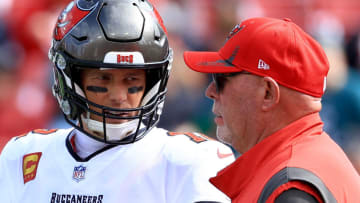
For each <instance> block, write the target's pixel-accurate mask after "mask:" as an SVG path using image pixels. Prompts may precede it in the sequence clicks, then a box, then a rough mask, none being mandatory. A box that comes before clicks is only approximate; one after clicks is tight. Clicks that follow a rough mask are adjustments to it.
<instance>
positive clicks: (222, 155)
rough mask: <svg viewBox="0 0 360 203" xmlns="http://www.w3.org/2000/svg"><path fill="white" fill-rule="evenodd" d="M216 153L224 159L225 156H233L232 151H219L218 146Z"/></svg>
mask: <svg viewBox="0 0 360 203" xmlns="http://www.w3.org/2000/svg"><path fill="white" fill-rule="evenodd" d="M217 155H218V157H219V159H224V158H226V157H229V156H233V153H228V154H223V153H221V152H220V150H219V148H218V149H217Z"/></svg>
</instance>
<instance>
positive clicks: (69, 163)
mask: <svg viewBox="0 0 360 203" xmlns="http://www.w3.org/2000/svg"><path fill="white" fill-rule="evenodd" d="M172 56H173V55H172V50H171V49H170V48H169V44H168V40H167V36H166V30H165V27H164V25H163V22H162V20H161V17H160V16H159V14H158V13H157V11H156V10H155V8H154V7H153V6H152V5H151V4H150V3H149V2H147V1H146V0H75V1H73V2H71V3H70V4H69V5H68V6H67V7H66V8H65V9H64V11H63V12H62V13H61V15H60V16H59V18H58V20H57V23H56V26H55V29H54V35H53V41H52V46H51V48H50V51H49V58H50V60H51V61H52V62H53V63H54V78H55V82H54V86H53V93H54V96H55V97H56V99H57V101H58V103H59V106H60V109H61V111H62V113H63V114H64V117H65V119H66V121H67V122H68V123H70V124H71V125H72V126H73V127H72V128H70V129H54V130H34V131H32V132H29V133H28V134H26V135H24V136H20V137H16V138H13V139H12V140H11V141H10V142H9V143H8V144H7V146H6V147H5V148H4V150H3V152H2V154H1V156H0V188H1V189H0V199H1V202H2V203H10V202H22V203H27V202H28V203H34V202H56V203H57V202H59V203H60V202H61V203H63V202H66V203H68V202H89V203H90V202H91V203H101V202H126V203H129V202H134V203H139V202H146V203H161V202H178V203H192V202H229V199H228V198H227V197H226V196H225V195H224V194H223V193H222V192H220V191H219V190H217V189H216V188H215V187H214V186H212V185H211V184H210V183H209V178H210V177H212V176H215V175H216V173H217V172H218V171H219V170H220V169H222V168H224V167H225V166H227V165H228V164H230V163H231V162H232V161H233V160H234V156H233V154H232V151H231V149H230V148H228V147H226V146H225V145H223V144H221V143H219V142H217V141H214V140H209V139H208V138H207V137H206V136H204V135H202V134H199V133H176V132H169V131H167V130H165V129H160V128H157V127H156V124H157V123H158V121H159V119H160V115H161V111H162V106H163V104H164V98H165V93H166V84H167V80H168V77H169V72H170V69H171V62H172ZM29 108H31V106H29ZM177 108H181V106H180V107H177Z"/></svg>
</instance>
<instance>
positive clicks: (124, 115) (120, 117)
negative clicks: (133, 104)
mask: <svg viewBox="0 0 360 203" xmlns="http://www.w3.org/2000/svg"><path fill="white" fill-rule="evenodd" d="M105 113H106V114H107V115H109V116H116V117H117V118H109V117H107V118H106V122H107V123H110V124H121V123H125V122H127V121H129V119H130V118H129V117H132V115H131V114H130V113H129V112H118V111H105Z"/></svg>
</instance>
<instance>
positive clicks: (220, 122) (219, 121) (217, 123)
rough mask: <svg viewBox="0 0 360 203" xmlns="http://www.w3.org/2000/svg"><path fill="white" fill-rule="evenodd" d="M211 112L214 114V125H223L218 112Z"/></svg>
mask: <svg viewBox="0 0 360 203" xmlns="http://www.w3.org/2000/svg"><path fill="white" fill-rule="evenodd" d="M213 113H214V115H215V118H214V122H215V123H216V125H218V126H222V125H224V119H223V117H222V116H221V115H220V114H218V113H216V112H213Z"/></svg>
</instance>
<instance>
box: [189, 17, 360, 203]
mask: <svg viewBox="0 0 360 203" xmlns="http://www.w3.org/2000/svg"><path fill="white" fill-rule="evenodd" d="M184 59H185V62H186V64H187V65H188V66H189V67H190V68H191V69H193V70H195V71H198V72H203V73H211V74H212V76H213V80H214V81H213V82H212V83H211V84H210V85H209V87H208V88H207V90H206V95H207V96H208V97H209V98H211V99H212V100H213V101H214V105H213V113H214V114H215V122H216V124H217V127H218V135H217V136H218V138H219V139H221V140H222V141H223V142H226V143H228V144H231V145H232V146H233V147H234V148H235V149H236V150H237V151H238V152H240V153H242V156H241V157H239V158H238V159H237V160H236V161H235V162H234V163H233V164H231V165H230V166H228V167H227V168H225V169H224V170H222V171H220V172H219V173H218V175H217V176H216V177H214V178H211V179H210V182H211V183H212V184H214V185H215V186H216V187H217V188H219V189H220V190H222V191H223V192H224V193H225V194H227V195H228V196H229V197H230V198H231V199H232V202H259V203H260V202H261V203H265V202H276V203H280V202H294V203H297V202H302V203H311V202H326V203H333V202H339V203H340V202H341V203H345V202H348V203H354V202H359V201H360V177H359V175H358V174H357V172H356V171H355V169H354V167H353V166H352V164H351V163H350V161H349V160H348V158H347V157H346V155H345V154H344V152H343V151H342V150H341V148H340V147H339V146H338V145H337V144H336V143H335V142H334V141H333V140H332V139H331V138H330V137H329V136H328V135H327V134H326V133H325V132H324V131H323V123H322V121H321V119H320V116H319V111H320V110H321V97H322V95H323V94H324V91H325V87H326V76H327V73H328V70H329V63H328V60H327V57H326V55H325V53H324V51H323V49H322V48H321V46H320V45H319V44H318V43H317V42H316V41H315V40H314V39H313V38H311V37H310V36H309V35H308V34H306V33H305V32H304V31H303V30H302V29H301V28H299V27H298V26H297V25H295V24H294V23H293V22H291V20H289V19H283V20H279V19H272V18H252V19H248V20H246V21H244V22H243V23H242V24H239V25H237V26H236V27H235V28H234V29H233V30H232V32H231V33H230V35H229V36H228V38H227V42H226V44H225V45H224V46H223V47H222V48H221V49H220V50H219V51H218V52H185V53H184Z"/></svg>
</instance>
